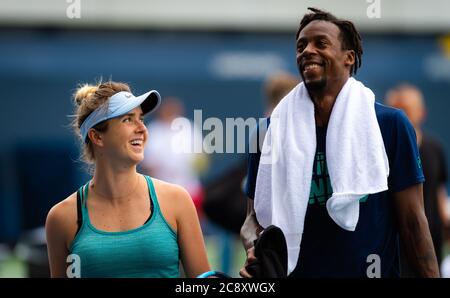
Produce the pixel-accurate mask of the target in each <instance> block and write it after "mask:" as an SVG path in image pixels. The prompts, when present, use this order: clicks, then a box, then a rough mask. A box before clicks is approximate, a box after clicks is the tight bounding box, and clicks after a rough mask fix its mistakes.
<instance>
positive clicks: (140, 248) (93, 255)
mask: <svg viewBox="0 0 450 298" xmlns="http://www.w3.org/2000/svg"><path fill="white" fill-rule="evenodd" d="M145 179H146V180H147V185H148V188H149V193H150V199H151V200H152V203H153V212H152V213H151V217H150V219H149V220H148V221H147V222H146V223H145V224H144V225H143V226H141V227H139V228H136V229H132V230H128V231H123V232H106V231H100V230H98V229H96V228H95V227H94V226H93V225H92V224H91V221H90V220H89V213H88V210H87V204H86V200H87V198H88V189H89V187H88V186H89V182H88V183H87V184H86V185H84V186H83V187H81V188H80V190H79V191H80V192H81V194H82V195H81V196H80V198H81V214H82V220H83V221H82V225H81V227H80V229H79V231H78V233H77V235H76V236H75V239H74V240H73V242H72V245H71V249H70V250H71V252H70V253H71V254H76V255H78V257H79V261H80V270H81V277H82V278H84V277H137V278H139V277H155V278H160V277H180V272H179V259H180V258H179V249H178V242H177V234H176V232H175V231H174V230H173V229H172V227H171V226H170V225H169V224H168V223H167V221H166V220H165V218H164V217H163V215H162V213H161V210H160V208H159V204H158V199H157V197H156V192H155V188H154V186H153V182H152V180H151V178H150V177H148V176H145Z"/></svg>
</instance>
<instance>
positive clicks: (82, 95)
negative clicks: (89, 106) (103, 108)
mask: <svg viewBox="0 0 450 298" xmlns="http://www.w3.org/2000/svg"><path fill="white" fill-rule="evenodd" d="M97 89H98V87H97V86H93V85H89V84H84V85H83V86H81V87H79V88H78V89H77V91H76V92H75V95H74V98H75V102H76V103H77V105H81V104H82V103H83V101H84V100H86V99H88V98H89V97H90V96H91V95H92V94H94V93H95V91H97Z"/></svg>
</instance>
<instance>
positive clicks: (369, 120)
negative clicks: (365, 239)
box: [255, 78, 389, 274]
mask: <svg viewBox="0 0 450 298" xmlns="http://www.w3.org/2000/svg"><path fill="white" fill-rule="evenodd" d="M315 152H316V126H315V118H314V104H313V102H312V100H311V99H310V97H309V94H308V92H307V90H306V87H305V85H304V84H303V83H300V84H299V85H298V86H296V87H295V88H294V89H293V90H292V91H291V92H290V93H289V94H288V95H286V97H284V98H283V99H282V100H281V102H280V103H279V104H278V105H277V107H276V108H275V109H274V111H273V113H272V116H271V120H270V126H269V128H268V130H267V133H266V136H265V139H264V143H263V147H262V152H261V159H260V164H259V168H258V175H257V180H256V190H255V211H256V217H257V219H258V222H259V223H260V225H261V226H263V227H267V226H269V225H271V224H273V225H276V226H278V227H280V228H281V230H282V231H283V233H284V234H285V237H286V242H287V246H288V274H289V273H291V272H292V271H293V270H294V269H295V267H296V265H297V260H298V256H299V253H300V243H301V238H302V234H303V227H304V221H305V215H306V208H307V206H308V200H309V195H310V191H311V179H312V170H313V163H314V157H315ZM326 159H327V165H328V173H329V175H330V180H331V186H332V188H333V195H332V196H331V198H329V199H328V201H327V204H326V207H327V210H328V214H329V215H330V217H331V218H332V219H333V220H334V221H335V222H336V224H338V225H339V226H340V227H342V228H343V229H345V230H348V231H354V230H355V229H356V225H357V223H358V218H359V199H360V198H362V197H363V196H366V195H368V194H374V193H378V192H382V191H385V190H387V189H388V185H387V177H388V175H389V162H388V158H387V155H386V151H385V148H384V143H383V138H382V135H381V131H380V127H379V125H378V121H377V118H376V114H375V96H374V94H373V92H372V91H371V90H370V89H368V88H366V87H365V86H364V85H363V84H362V83H361V82H359V81H357V80H355V79H354V78H349V79H348V80H347V82H346V83H345V85H344V87H343V88H342V90H341V91H340V93H339V95H338V97H337V99H336V102H335V104H334V107H333V110H332V112H331V116H330V120H329V123H328V129H327V135H326ZM300 266H301V264H300Z"/></svg>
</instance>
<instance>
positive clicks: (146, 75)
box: [0, 0, 450, 277]
mask: <svg viewBox="0 0 450 298" xmlns="http://www.w3.org/2000/svg"><path fill="white" fill-rule="evenodd" d="M308 6H313V7H317V8H321V9H324V10H327V11H330V12H331V13H333V14H335V15H336V16H338V17H342V18H348V19H350V20H352V21H354V22H355V24H356V27H357V29H358V30H359V31H360V32H361V33H362V38H363V47H364V55H363V59H362V68H361V69H360V70H359V71H358V74H357V76H356V77H357V79H359V80H361V81H362V82H364V84H365V85H366V86H368V87H370V88H371V89H372V90H373V91H374V93H375V94H376V98H377V99H378V101H380V102H384V98H385V95H386V93H387V92H388V90H389V89H390V88H392V87H394V86H395V85H397V84H400V83H409V84H413V85H415V86H416V87H418V88H419V89H420V90H421V91H422V93H423V95H424V99H425V103H426V106H427V112H426V114H427V117H426V120H425V123H424V130H425V131H427V132H430V133H431V134H432V135H434V136H436V137H437V138H438V139H439V140H440V141H441V144H442V147H443V151H444V155H445V156H446V157H447V158H448V157H449V156H450V129H449V128H450V125H449V120H448V117H449V116H448V115H449V112H450V15H449V11H450V2H449V1H446V0H429V1H422V0H408V1H406V0H397V1H387V0H379V1H377V0H367V1H366V0H347V1H312V0H311V1H297V0H247V1H242V0H227V1H219V0H190V1H182V0H164V1H163V0H149V1H144V0H130V1H118V0H115V1H111V0H108V1H107V0H96V1H93V0H90V1H88V0H78V1H77V0H67V1H60V0H40V1H32V0H28V1H26V0H0V90H1V95H0V102H1V107H0V113H1V114H0V127H1V129H2V133H1V134H0V165H1V166H0V169H1V172H0V276H1V277H27V276H45V275H48V272H47V271H46V270H47V267H46V261H47V260H46V251H45V238H44V235H43V233H42V227H43V224H44V222H45V217H46V214H47V212H48V210H49V209H50V207H51V206H53V205H54V204H55V203H57V202H59V201H60V200H62V199H63V198H65V197H67V196H68V195H70V194H71V193H72V192H74V191H75V190H76V189H77V188H78V187H79V186H80V185H81V184H82V183H84V182H85V181H87V179H89V175H88V173H87V172H86V170H85V167H84V164H83V163H82V162H80V161H79V154H80V153H79V145H78V141H77V139H76V138H75V136H74V134H73V133H72V130H71V128H70V120H71V119H70V117H69V116H70V115H71V114H72V113H73V106H72V102H71V95H72V93H73V92H74V90H75V88H76V87H77V85H78V84H80V83H86V82H89V83H94V82H96V81H98V80H99V79H101V78H103V79H104V80H108V79H112V80H114V81H123V82H127V83H129V84H130V85H131V87H132V90H133V92H134V93H135V94H140V93H142V92H144V91H147V90H148V89H156V90H158V91H159V92H160V94H161V95H162V96H163V97H168V96H172V97H176V98H178V100H179V101H181V103H182V105H183V107H184V109H183V111H184V115H185V116H186V117H187V118H189V119H191V120H192V121H193V120H194V110H196V109H197V110H202V117H203V120H204V119H206V118H208V117H217V118H219V119H221V120H225V119H226V118H237V117H242V118H243V119H247V118H250V117H253V118H256V119H258V118H260V117H263V116H264V111H265V106H264V97H265V94H264V90H263V84H264V82H265V80H266V79H267V78H268V76H270V75H272V74H274V73H277V72H280V71H284V72H288V73H292V74H294V75H296V76H297V70H296V69H297V68H296V63H295V33H296V31H297V28H298V24H299V21H300V19H301V17H302V16H303V14H305V13H306V11H307V10H306V8H307V7H308ZM154 118H155V115H152V116H150V117H149V118H148V119H147V121H149V122H151V121H152V120H154ZM224 123H225V122H224ZM200 129H201V128H200ZM208 132H209V131H208V130H206V131H205V130H204V131H203V135H204V136H205V134H207V133H208ZM151 138H152V133H151V131H150V139H149V142H150V143H151V142H152V139H151ZM245 158H246V156H245V154H243V153H213V154H207V160H208V161H207V165H206V166H202V171H199V172H198V173H199V179H200V182H201V185H202V187H203V190H204V197H203V200H205V201H206V200H208V198H209V196H210V194H211V193H214V192H217V188H220V187H221V186H223V185H225V184H226V181H228V180H227V179H228V178H229V177H233V176H235V175H234V173H235V172H234V171H238V172H239V170H236V169H238V168H239V165H242V162H243V160H245ZM446 167H447V170H448V169H449V168H448V164H447V165H446ZM241 172H242V171H241ZM227 177H228V178H227ZM237 183H238V188H239V187H240V182H239V181H238V182H237ZM446 186H447V188H448V186H449V184H446ZM224 191H225V190H224ZM229 199H230V204H231V201H233V200H235V202H236V203H235V204H237V205H238V206H243V208H245V198H244V197H243V196H242V194H236V192H233V193H232V194H231V193H230V195H229ZM236 200H238V201H236ZM241 202H244V203H243V204H242V205H240V204H241ZM198 208H199V210H201V208H202V203H200V204H198ZM200 213H201V216H202V224H203V228H204V233H205V237H206V243H207V247H208V256H209V257H210V260H211V263H212V265H213V268H215V269H217V270H222V271H225V272H228V273H229V274H230V275H233V276H237V275H238V271H239V268H240V267H241V266H242V265H243V263H244V261H245V257H244V256H245V252H244V249H243V247H242V245H241V244H240V242H239V239H238V234H237V233H236V232H237V231H236V229H235V228H234V229H233V228H232V227H227V226H224V225H223V223H221V222H220V220H212V219H211V218H208V214H207V213H208V212H202V211H200ZM238 213H239V212H238ZM243 214H245V210H244V211H243V213H239V214H237V215H236V216H235V217H233V220H235V221H238V223H240V222H241V221H242V220H243V216H244V215H243ZM230 220H231V218H230ZM444 250H445V254H447V252H448V249H447V248H444Z"/></svg>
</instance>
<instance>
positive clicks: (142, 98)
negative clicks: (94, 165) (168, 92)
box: [80, 90, 161, 141]
mask: <svg viewBox="0 0 450 298" xmlns="http://www.w3.org/2000/svg"><path fill="white" fill-rule="evenodd" d="M107 102H108V106H107V107H106V106H100V107H98V108H97V109H95V110H94V111H93V112H92V113H91V114H89V116H88V117H87V118H86V119H85V120H84V122H83V124H81V127H80V133H81V137H82V138H83V140H84V141H86V137H87V134H88V131H89V129H91V128H92V127H94V126H95V125H97V124H99V123H100V122H103V121H105V120H108V119H112V118H116V117H119V116H122V115H125V114H126V113H128V112H130V111H132V110H133V109H135V108H137V107H138V106H141V109H142V112H143V113H144V115H146V114H148V113H151V112H153V111H154V110H156V109H157V108H158V106H159V105H160V103H161V96H160V95H159V93H158V91H156V90H151V91H149V92H146V93H144V94H142V95H139V96H134V95H133V94H132V93H130V92H127V91H121V92H118V93H116V94H114V95H113V96H111V97H110V98H109V100H108V101H107Z"/></svg>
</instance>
